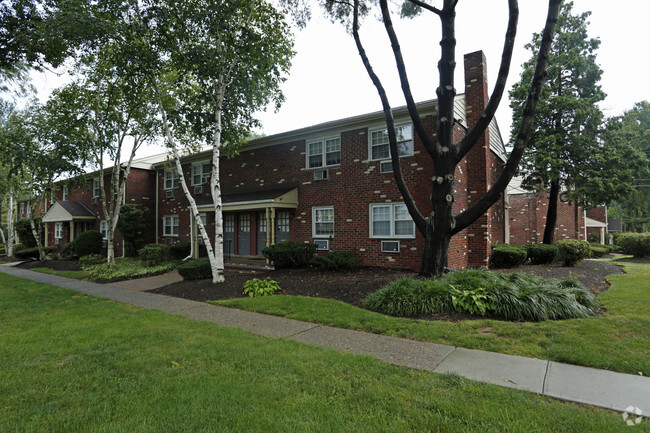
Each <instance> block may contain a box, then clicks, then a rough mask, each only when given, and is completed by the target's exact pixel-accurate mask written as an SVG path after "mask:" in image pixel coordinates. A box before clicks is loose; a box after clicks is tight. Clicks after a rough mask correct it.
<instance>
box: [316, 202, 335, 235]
mask: <svg viewBox="0 0 650 433" xmlns="http://www.w3.org/2000/svg"><path fill="white" fill-rule="evenodd" d="M312 221H313V223H314V226H313V232H314V237H315V238H329V237H332V236H334V207H333V206H324V207H315V208H313V209H312Z"/></svg>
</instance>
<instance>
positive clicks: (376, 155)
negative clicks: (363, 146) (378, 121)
mask: <svg viewBox="0 0 650 433" xmlns="http://www.w3.org/2000/svg"><path fill="white" fill-rule="evenodd" d="M395 134H396V135H397V149H398V150H399V156H411V155H413V127H412V126H411V125H401V126H396V127H395ZM389 158H390V146H389V144H388V129H386V128H384V129H377V130H374V131H370V159H371V160H379V159H389Z"/></svg>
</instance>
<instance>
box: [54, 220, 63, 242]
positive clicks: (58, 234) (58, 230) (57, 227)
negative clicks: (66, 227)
mask: <svg viewBox="0 0 650 433" xmlns="http://www.w3.org/2000/svg"><path fill="white" fill-rule="evenodd" d="M61 238H63V223H62V222H58V223H54V239H61Z"/></svg>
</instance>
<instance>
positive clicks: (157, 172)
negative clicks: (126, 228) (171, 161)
mask: <svg viewBox="0 0 650 433" xmlns="http://www.w3.org/2000/svg"><path fill="white" fill-rule="evenodd" d="M159 173H160V169H156V194H155V197H156V206H155V208H156V211H155V212H156V214H155V218H154V219H155V220H156V243H158V237H159V236H158V233H159V232H158V225H159V223H160V222H159V221H158V207H159V206H160V203H159V201H158V196H159V192H158V190H159V189H160V187H159V185H158V174H159Z"/></svg>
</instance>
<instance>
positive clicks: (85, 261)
mask: <svg viewBox="0 0 650 433" xmlns="http://www.w3.org/2000/svg"><path fill="white" fill-rule="evenodd" d="M105 261H106V257H104V256H102V255H101V254H86V255H85V256H81V257H79V264H80V265H81V267H82V268H87V267H88V266H93V265H99V264H101V263H104V262H105Z"/></svg>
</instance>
